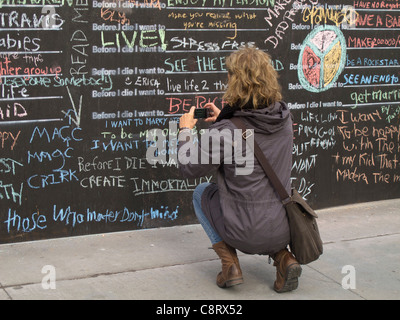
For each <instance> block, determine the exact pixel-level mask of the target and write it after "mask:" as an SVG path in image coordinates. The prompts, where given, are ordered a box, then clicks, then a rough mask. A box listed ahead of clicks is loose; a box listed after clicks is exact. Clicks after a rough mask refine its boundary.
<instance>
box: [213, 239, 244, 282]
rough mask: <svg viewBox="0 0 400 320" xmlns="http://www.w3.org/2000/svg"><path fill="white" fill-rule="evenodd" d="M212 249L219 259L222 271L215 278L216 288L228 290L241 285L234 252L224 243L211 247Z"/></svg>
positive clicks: (240, 272)
mask: <svg viewBox="0 0 400 320" xmlns="http://www.w3.org/2000/svg"><path fill="white" fill-rule="evenodd" d="M213 249H214V250H215V252H216V253H217V255H218V256H219V258H220V259H221V263H222V271H221V272H220V273H219V274H218V276H217V286H218V287H220V288H229V287H233V286H236V285H238V284H242V283H243V276H242V270H241V269H240V264H239V259H238V257H237V254H236V250H235V249H234V248H232V247H231V246H229V245H228V244H226V243H225V242H224V241H221V242H218V243H216V244H214V245H213Z"/></svg>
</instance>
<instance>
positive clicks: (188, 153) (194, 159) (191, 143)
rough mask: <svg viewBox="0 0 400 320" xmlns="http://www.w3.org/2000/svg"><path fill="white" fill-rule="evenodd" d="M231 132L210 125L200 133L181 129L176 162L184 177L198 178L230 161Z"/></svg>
mask: <svg viewBox="0 0 400 320" xmlns="http://www.w3.org/2000/svg"><path fill="white" fill-rule="evenodd" d="M232 140H233V139H232V132H231V130H229V129H223V130H221V129H220V128H218V127H214V128H213V126H212V127H210V129H207V130H205V132H204V133H203V134H202V135H200V134H197V133H196V132H193V130H183V131H181V132H180V133H179V137H178V163H179V169H180V171H181V173H182V175H183V176H184V177H186V178H198V177H202V176H205V175H207V174H210V172H213V171H215V170H217V169H218V168H219V167H220V166H221V165H222V164H223V163H231V162H232V158H233V157H232V145H233V141H232Z"/></svg>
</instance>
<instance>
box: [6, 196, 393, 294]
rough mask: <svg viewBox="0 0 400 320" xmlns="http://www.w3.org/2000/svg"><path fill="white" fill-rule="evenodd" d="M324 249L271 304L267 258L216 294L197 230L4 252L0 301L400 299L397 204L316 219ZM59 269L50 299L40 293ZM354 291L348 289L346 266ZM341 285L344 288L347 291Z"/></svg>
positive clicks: (212, 257)
mask: <svg viewBox="0 0 400 320" xmlns="http://www.w3.org/2000/svg"><path fill="white" fill-rule="evenodd" d="M318 214H319V216H320V218H319V227H320V231H321V234H322V237H323V240H324V243H325V247H324V250H325V252H324V254H323V256H322V257H321V259H320V260H318V261H316V262H314V263H312V264H310V265H307V266H303V274H302V276H301V278H300V285H299V288H298V289H297V290H296V291H293V292H290V293H285V294H281V295H279V294H277V293H275V292H274V290H273V288H272V286H273V282H274V280H275V268H274V267H273V266H272V265H269V264H268V263H267V261H268V259H267V257H263V256H250V255H243V254H241V255H240V261H241V266H242V269H243V274H244V278H245V283H244V284H243V285H241V286H237V287H233V288H230V289H227V290H224V289H220V288H218V287H217V286H216V285H215V278H216V275H217V273H218V272H219V271H220V261H219V260H218V259H217V256H216V254H215V253H214V251H213V250H210V249H208V248H209V247H210V243H209V241H208V239H207V237H206V236H205V234H204V232H203V230H202V228H201V227H200V226H199V225H190V226H182V227H172V228H165V229H152V230H141V231H133V232H123V233H114V234H104V235H94V236H84V237H76V238H66V239H56V240H46V241H38V242H29V243H20V244H12V245H1V246H0V300H9V299H12V300H19V299H146V300H150V299H157V300H170V299H176V300H192V299H200V300H203V299H205V300H210V299H216V300H230V299H232V300H259V299H263V300H271V299H307V300H309V299H349V300H362V299H396V300H397V299H400V200H388V201H380V202H371V203H364V204H358V205H350V206H344V207H337V208H332V209H326V210H320V211H318ZM46 265H51V266H54V267H55V271H56V289H55V290H51V289H50V290H45V289H44V288H43V287H42V279H43V277H44V276H45V274H42V268H43V267H44V266H46ZM347 265H350V266H354V268H355V275H356V278H355V279H356V282H355V283H356V288H355V289H348V290H346V289H344V288H343V287H342V279H343V278H344V277H346V276H348V275H349V273H343V274H342V268H343V267H344V266H347ZM346 283H350V282H348V281H346Z"/></svg>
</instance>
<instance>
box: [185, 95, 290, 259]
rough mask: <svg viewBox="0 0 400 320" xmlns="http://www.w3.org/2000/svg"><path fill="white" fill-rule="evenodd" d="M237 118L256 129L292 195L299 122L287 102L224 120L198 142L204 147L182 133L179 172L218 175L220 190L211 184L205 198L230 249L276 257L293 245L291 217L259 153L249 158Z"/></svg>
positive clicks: (210, 215) (190, 175)
mask: <svg viewBox="0 0 400 320" xmlns="http://www.w3.org/2000/svg"><path fill="white" fill-rule="evenodd" d="M226 108H231V107H226ZM231 109H232V110H233V108H231ZM224 110H225V108H224ZM224 110H223V111H224ZM232 116H235V117H240V118H241V119H242V120H243V121H244V122H245V123H246V126H247V127H248V128H249V129H254V133H255V135H254V136H255V141H256V142H257V143H258V144H259V145H260V147H261V149H262V150H263V151H264V154H265V156H266V157H267V159H268V160H269V162H270V164H271V166H272V168H273V169H274V170H275V172H276V174H277V176H278V177H279V178H280V179H281V181H282V184H283V185H284V186H285V187H286V189H287V191H288V193H289V194H290V189H291V183H290V176H291V168H292V150H293V122H292V117H291V114H290V111H289V109H288V107H287V105H286V104H285V103H284V102H279V103H275V104H274V105H271V106H269V107H268V108H264V109H243V110H236V111H234V112H231V115H229V116H225V117H223V118H222V119H220V118H221V115H220V117H219V119H218V120H217V122H215V123H214V124H213V125H212V126H211V127H210V128H209V130H210V131H209V132H208V134H207V133H206V134H203V135H202V136H201V137H197V138H198V139H200V142H199V143H196V136H197V135H196V133H193V132H189V131H188V130H185V131H183V132H181V133H180V135H179V147H178V159H179V167H180V170H181V172H182V174H183V175H184V176H185V177H187V178H197V177H201V176H204V175H206V174H209V173H210V172H212V171H213V170H216V171H217V184H211V185H210V186H209V187H208V188H207V189H206V190H205V192H204V193H203V197H202V209H203V212H204V213H205V215H206V216H207V218H208V220H209V221H210V223H211V225H212V226H213V227H214V229H215V230H216V231H217V233H218V234H219V235H220V236H221V238H222V239H223V240H224V241H225V242H226V243H228V244H229V245H231V246H232V247H234V248H236V249H238V250H240V251H242V252H245V253H249V254H269V255H272V254H274V253H276V252H278V251H279V250H281V249H283V248H285V247H286V246H287V245H288V244H289V242H290V232H289V225H288V221H287V217H286V211H285V209H284V207H283V205H282V203H281V202H280V199H279V196H278V194H277V193H276V192H275V190H274V189H273V187H272V185H271V184H270V182H269V180H268V178H267V177H266V175H265V173H264V171H263V169H262V167H261V166H260V165H259V163H258V161H257V159H255V158H254V156H253V153H252V152H251V157H249V156H248V155H249V154H247V157H246V151H247V152H249V149H248V148H246V143H245V142H244V140H242V137H241V134H240V133H241V131H236V133H235V129H236V130H238V128H237V127H236V126H235V125H234V124H233V123H232V122H231V121H230V120H229V118H231V117H232ZM213 129H214V130H213ZM237 133H239V134H237ZM240 146H242V148H239V147H240ZM232 150H233V151H232ZM250 158H251V159H250ZM253 161H254V163H253Z"/></svg>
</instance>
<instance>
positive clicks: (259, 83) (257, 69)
mask: <svg viewBox="0 0 400 320" xmlns="http://www.w3.org/2000/svg"><path fill="white" fill-rule="evenodd" d="M226 67H227V69H228V73H229V80H228V88H227V90H226V92H225V95H224V97H223V99H224V100H225V101H226V102H228V104H229V105H230V106H234V105H239V106H240V107H241V108H243V107H244V106H245V105H246V104H247V103H249V102H250V100H251V102H252V103H253V106H254V108H255V109H257V108H258V107H261V106H265V105H267V106H269V105H270V104H273V103H275V102H277V101H280V100H282V93H281V86H280V85H279V82H278V73H277V71H276V70H275V69H274V67H273V65H272V62H271V56H270V55H269V54H268V53H265V52H263V51H261V50H259V49H256V48H254V47H250V46H246V47H243V48H241V49H239V50H238V51H236V52H234V53H232V54H231V55H230V56H229V57H228V58H227V59H226Z"/></svg>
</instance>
